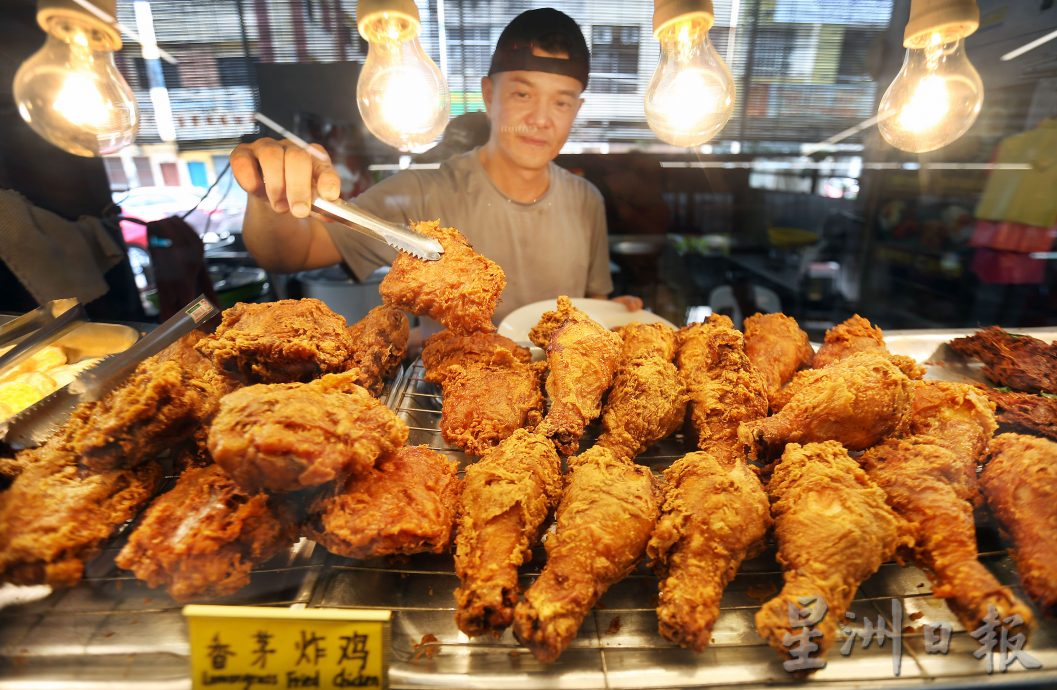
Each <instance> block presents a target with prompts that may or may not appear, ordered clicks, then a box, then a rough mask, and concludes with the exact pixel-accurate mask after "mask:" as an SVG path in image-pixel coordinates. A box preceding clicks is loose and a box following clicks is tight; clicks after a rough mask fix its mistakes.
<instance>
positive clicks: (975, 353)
mask: <svg viewBox="0 0 1057 690" xmlns="http://www.w3.org/2000/svg"><path fill="white" fill-rule="evenodd" d="M948 345H950V346H951V348H953V349H954V351H955V352H958V353H960V354H962V355H964V356H966V357H974V358H976V359H979V360H980V361H981V362H983V363H984V375H985V376H987V378H988V379H990V380H991V381H994V382H995V383H996V384H998V385H1000V386H1008V387H1010V388H1012V389H1013V390H1018V391H1024V392H1027V393H1037V392H1039V391H1041V392H1043V393H1057V345H1052V344H1050V345H1048V344H1046V343H1044V342H1043V341H1041V340H1039V339H1038V338H1033V337H1031V336H1030V335H1017V334H1013V333H1009V332H1007V331H1005V330H1003V329H1002V328H999V327H998V326H989V327H988V328H984V329H982V330H981V331H979V332H978V333H975V334H974V335H970V336H967V337H965V338H955V339H954V340H952V341H951V342H950V343H948Z"/></svg>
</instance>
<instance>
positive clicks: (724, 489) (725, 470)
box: [647, 451, 771, 652]
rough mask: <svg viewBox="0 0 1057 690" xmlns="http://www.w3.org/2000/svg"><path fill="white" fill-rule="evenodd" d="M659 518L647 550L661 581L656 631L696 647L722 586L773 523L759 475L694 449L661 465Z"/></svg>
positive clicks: (705, 635)
mask: <svg viewBox="0 0 1057 690" xmlns="http://www.w3.org/2000/svg"><path fill="white" fill-rule="evenodd" d="M664 478H665V484H664V492H663V502H662V504H661V517H660V520H659V521H658V522H657V528H656V529H655V530H654V532H653V536H652V537H651V538H650V543H649V546H648V547H647V553H648V554H649V556H650V565H651V567H652V568H653V570H654V572H656V573H657V577H658V578H659V579H660V598H659V600H658V604H657V624H658V629H659V631H660V633H661V635H663V636H664V637H666V638H667V639H669V640H671V641H672V642H675V643H676V644H678V645H681V646H683V647H687V648H689V649H692V650H694V651H695V652H700V651H702V650H704V649H705V647H707V646H708V643H709V639H710V637H711V635H712V627H713V625H715V622H716V619H717V618H718V617H719V605H720V599H722V597H723V590H724V589H725V588H726V586H727V584H728V583H729V582H730V581H731V580H732V579H733V578H734V574H735V573H736V572H737V571H738V567H739V566H740V565H741V562H742V561H743V560H744V559H745V558H746V557H748V556H751V555H754V552H755V551H756V550H757V549H758V548H759V547H760V546H761V545H762V542H763V538H764V536H765V535H766V533H767V530H768V528H769V527H770V525H771V514H770V506H769V503H768V501H767V494H766V492H764V489H763V486H762V485H761V484H760V480H759V479H758V478H757V477H756V474H755V473H754V472H753V471H752V470H751V469H749V467H748V466H747V465H746V464H745V463H744V462H742V461H740V460H733V459H730V458H727V459H724V460H720V459H717V458H716V457H714V456H713V455H711V454H709V453H704V452H700V451H699V452H694V453H689V454H687V455H686V456H684V457H682V458H680V459H679V460H677V461H675V462H674V463H672V466H671V467H669V468H668V469H666V470H665V471H664Z"/></svg>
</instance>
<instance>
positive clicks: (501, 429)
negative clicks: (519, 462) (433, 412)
mask: <svg viewBox="0 0 1057 690" xmlns="http://www.w3.org/2000/svg"><path fill="white" fill-rule="evenodd" d="M546 368H547V365H546V363H545V362H535V363H533V364H524V363H522V362H521V361H519V360H518V359H516V358H515V357H514V356H513V355H512V354H511V353H510V352H509V351H507V350H497V351H496V353H495V355H494V357H493V359H492V360H491V362H490V363H489V364H484V365H482V364H477V365H468V366H465V367H463V366H459V365H455V366H451V367H448V368H447V375H446V376H445V378H444V382H443V383H442V384H441V390H442V404H441V418H440V431H441V434H442V435H443V436H444V440H445V441H446V442H447V443H449V444H451V445H453V446H456V447H458V448H462V449H463V450H464V451H466V452H467V453H469V454H470V455H484V454H485V453H486V452H488V450H490V449H491V448H494V447H495V446H496V445H497V444H498V443H499V442H501V441H502V440H503V439H505V438H507V437H508V436H510V434H512V433H514V431H515V430H517V429H523V428H524V429H535V428H536V425H538V424H539V422H540V420H541V419H542V418H543V389H542V386H541V385H540V384H541V382H542V379H543V373H544V371H545V370H546Z"/></svg>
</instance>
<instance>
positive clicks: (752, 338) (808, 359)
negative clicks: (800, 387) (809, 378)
mask: <svg viewBox="0 0 1057 690" xmlns="http://www.w3.org/2000/svg"><path fill="white" fill-rule="evenodd" d="M745 354H746V355H748V357H749V361H750V362H752V365H753V366H754V367H755V368H756V371H757V372H759V374H760V377H761V378H762V379H763V383H764V386H765V387H766V388H767V397H768V398H770V397H771V396H773V395H774V394H775V393H777V392H778V390H779V389H780V388H781V387H782V386H784V385H785V384H787V383H789V381H790V379H792V378H793V375H794V374H796V372H797V371H799V370H800V369H804V368H806V367H809V366H811V363H812V361H813V360H814V357H815V350H814V349H813V348H812V347H811V343H810V341H809V340H808V337H807V333H805V332H804V331H802V330H801V329H800V324H798V323H797V322H796V319H794V318H792V317H791V316H786V315H785V314H753V315H752V316H750V317H748V318H747V319H745Z"/></svg>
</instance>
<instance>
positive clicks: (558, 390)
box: [529, 296, 622, 455]
mask: <svg viewBox="0 0 1057 690" xmlns="http://www.w3.org/2000/svg"><path fill="white" fill-rule="evenodd" d="M544 334H547V336H549V337H546V338H545V336H544ZM529 338H530V339H531V340H532V342H534V343H536V344H537V345H539V344H540V343H541V342H545V343H546V347H545V349H546V351H547V363H548V364H549V365H550V374H549V375H548V376H547V384H546V386H547V394H548V395H549V396H550V399H551V407H550V410H549V411H548V412H547V416H546V417H544V418H543V421H542V422H540V425H539V427H537V429H536V430H537V431H538V432H539V433H541V434H543V435H544V436H546V437H547V438H549V439H551V440H552V441H553V442H554V445H555V447H557V448H558V451H559V452H560V453H562V454H563V455H575V454H576V451H577V450H578V449H579V447H580V437H581V436H583V433H584V430H585V429H586V428H587V425H588V424H590V423H591V421H592V420H594V419H596V418H597V417H598V415H599V414H601V412H602V396H603V395H605V393H606V391H607V390H609V387H610V385H611V384H612V383H613V377H614V376H615V375H616V373H617V365H618V364H619V361H620V348H621V345H622V343H621V340H620V336H618V335H617V334H616V333H613V332H612V331H608V330H606V329H605V328H603V327H602V326H601V325H599V324H598V323H596V322H595V321H593V320H591V318H590V317H588V316H587V314H584V313H583V312H582V311H580V310H579V309H577V308H576V307H574V306H573V305H572V302H571V301H570V300H569V298H568V297H565V296H562V297H559V298H558V308H557V309H556V310H555V311H551V312H547V313H545V314H544V315H543V317H542V319H541V320H540V323H539V324H537V325H536V327H535V328H533V329H532V331H530V333H529ZM541 347H543V346H542V345H541Z"/></svg>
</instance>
